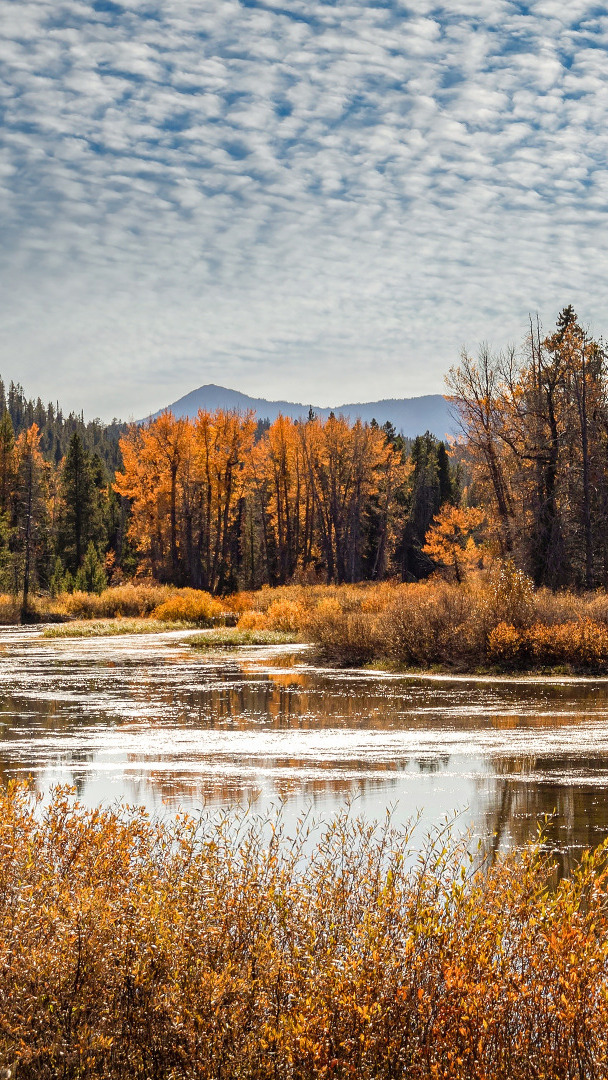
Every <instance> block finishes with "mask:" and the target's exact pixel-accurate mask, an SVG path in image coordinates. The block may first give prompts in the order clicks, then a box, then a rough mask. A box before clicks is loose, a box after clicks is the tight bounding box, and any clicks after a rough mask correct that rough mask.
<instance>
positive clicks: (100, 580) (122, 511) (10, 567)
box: [0, 409, 136, 611]
mask: <svg viewBox="0 0 608 1080" xmlns="http://www.w3.org/2000/svg"><path fill="white" fill-rule="evenodd" d="M127 526H128V506H127V504H126V502H125V500H122V499H121V498H120V496H119V495H117V493H116V492H115V490H114V487H113V485H112V481H111V476H110V475H109V473H108V470H107V468H106V466H105V465H104V463H103V461H102V460H101V458H100V457H99V456H98V455H97V454H92V453H90V452H89V451H88V450H87V449H86V447H85V445H84V442H83V439H82V436H81V434H80V432H79V431H78V430H75V431H73V433H72V435H71V437H70V440H69V443H68V448H67V452H66V454H65V456H64V457H63V458H62V459H61V460H60V461H59V463H58V464H56V463H55V462H54V461H53V460H51V461H49V460H47V459H46V458H45V457H44V455H43V452H42V435H41V432H40V430H39V428H38V425H37V424H36V422H35V421H34V422H33V423H32V424H31V425H30V426H29V427H26V428H24V429H23V430H22V431H21V433H20V434H19V435H17V436H15V433H14V430H13V425H12V421H11V416H10V414H9V412H8V410H6V409H5V411H4V413H3V414H2V417H1V418H0V585H1V587H2V588H3V589H4V591H5V592H11V593H13V594H21V597H22V609H23V610H24V611H26V610H27V607H28V597H29V595H30V593H32V592H34V591H46V592H50V593H51V594H57V593H59V592H62V591H65V590H67V591H70V590H72V589H74V588H78V589H83V590H86V591H98V590H101V589H102V588H103V587H104V585H105V584H106V582H107V580H108V575H107V571H108V570H110V571H111V570H112V569H113V568H114V567H115V566H116V565H119V564H120V563H122V564H123V566H125V568H127V567H128V565H129V544H128V541H127V540H126V532H127ZM135 565H136V562H135V560H132V562H131V564H130V569H131V570H133V569H135Z"/></svg>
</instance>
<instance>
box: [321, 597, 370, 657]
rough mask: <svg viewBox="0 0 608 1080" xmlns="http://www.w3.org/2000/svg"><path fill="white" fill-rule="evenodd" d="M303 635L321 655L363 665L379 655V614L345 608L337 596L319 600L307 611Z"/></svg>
mask: <svg viewBox="0 0 608 1080" xmlns="http://www.w3.org/2000/svg"><path fill="white" fill-rule="evenodd" d="M304 634H305V636H306V637H307V638H308V639H309V640H312V641H313V642H315V644H317V645H318V646H319V647H320V648H321V650H322V652H323V654H324V656H326V657H327V658H328V659H330V660H333V661H334V662H336V663H341V664H363V663H366V662H367V661H368V660H371V659H373V657H374V656H378V655H379V654H380V650H381V647H382V644H381V643H382V635H381V633H380V628H379V621H378V616H377V615H375V614H372V613H370V612H367V611H361V610H359V611H349V610H348V609H347V610H344V609H343V608H342V607H341V606H340V603H339V601H338V600H337V599H335V598H334V597H326V598H325V599H322V600H319V602H318V603H317V604H316V605H315V607H314V608H313V609H312V610H311V611H310V612H309V614H308V617H307V619H306V623H305V628H304Z"/></svg>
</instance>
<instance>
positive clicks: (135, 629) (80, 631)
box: [42, 618, 196, 638]
mask: <svg viewBox="0 0 608 1080" xmlns="http://www.w3.org/2000/svg"><path fill="white" fill-rule="evenodd" d="M195 625H196V624H194V623H188V622H174V623H170V622H160V621H159V620H158V619H151V618H150V619H87V620H86V621H81V622H76V621H75V622H68V623H62V624H61V625H60V626H52V627H46V628H45V630H44V631H43V633H42V636H43V637H44V638H95V637H117V636H118V635H122V634H166V633H167V631H169V630H188V629H191V628H194V627H195Z"/></svg>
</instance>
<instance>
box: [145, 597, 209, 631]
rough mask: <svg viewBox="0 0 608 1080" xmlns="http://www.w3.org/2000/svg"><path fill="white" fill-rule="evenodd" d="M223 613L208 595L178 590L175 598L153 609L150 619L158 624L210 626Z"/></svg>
mask: <svg viewBox="0 0 608 1080" xmlns="http://www.w3.org/2000/svg"><path fill="white" fill-rule="evenodd" d="M223 611H224V608H223V606H222V604H221V603H220V602H219V601H218V600H215V599H214V597H213V596H211V594H210V593H207V592H203V591H202V590H200V589H180V591H179V593H176V595H175V596H172V597H170V598H169V599H168V600H165V601H164V602H163V603H162V604H159V605H158V607H156V608H154V611H153V612H152V618H153V619H158V620H159V621H160V622H194V623H201V624H204V625H210V624H211V623H212V622H213V620H214V619H217V618H219V617H220V616H221V615H222V613H223Z"/></svg>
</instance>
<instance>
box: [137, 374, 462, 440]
mask: <svg viewBox="0 0 608 1080" xmlns="http://www.w3.org/2000/svg"><path fill="white" fill-rule="evenodd" d="M312 408H313V411H314V413H315V414H316V415H317V416H319V417H321V418H322V419H324V420H326V419H327V417H328V416H329V414H330V412H332V410H331V409H321V408H318V407H317V406H316V405H313V406H312ZM199 409H207V410H208V411H209V412H213V411H214V410H215V409H238V410H239V411H240V412H246V411H247V409H252V410H253V412H255V414H256V416H257V418H258V420H266V419H268V420H270V421H271V422H272V421H273V420H276V418H277V416H279V414H281V415H283V416H291V417H292V418H293V419H294V420H298V419H300V418H306V417H307V416H308V409H309V406H308V405H301V404H298V403H296V402H293V401H267V400H266V399H265V398H253V397H249V395H248V394H241V393H239V391H238V390H228V389H227V388H226V387H224V386H215V385H214V384H213V383H208V384H207V385H206V386H199V388H198V390H192V391H191V393H189V394H186V395H185V396H184V397H181V398H179V400H178V401H174V402H173V403H172V404H171V405H167V406H166V409H161V410H160V411H159V412H157V413H155V414H154V416H152V417H147V418H146V419H148V420H150V419H155V418H156V417H157V416H160V414H161V412H165V411H166V410H169V411H170V412H172V413H173V415H174V416H175V417H178V418H179V417H182V416H188V417H190V418H191V419H193V418H194V417H195V416H196V414H197V413H198V411H199ZM333 412H334V413H335V414H336V416H340V415H342V416H347V417H349V418H350V419H351V420H356V419H357V417H359V418H360V419H361V420H364V421H367V422H369V421H370V420H372V419H374V420H377V422H378V423H379V424H385V423H386V421H387V420H390V422H391V424H393V425H394V426H395V428H396V429H397V431H399V432H401V434H402V435H406V436H407V437H408V438H415V436H416V435H423V434H424V432H425V431H430V432H432V434H433V435H436V436H437V438H440V439H442V438H444V437H445V436H446V435H454V434H455V433H456V426H455V422H454V419H453V418H452V416H451V415H450V410H449V406H448V403H447V401H446V400H445V398H444V397H442V396H441V394H425V395H424V396H423V397H413V398H384V399H383V400H382V401H366V402H353V403H350V404H348V405H338V406H336V407H335V408H334V409H333Z"/></svg>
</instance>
